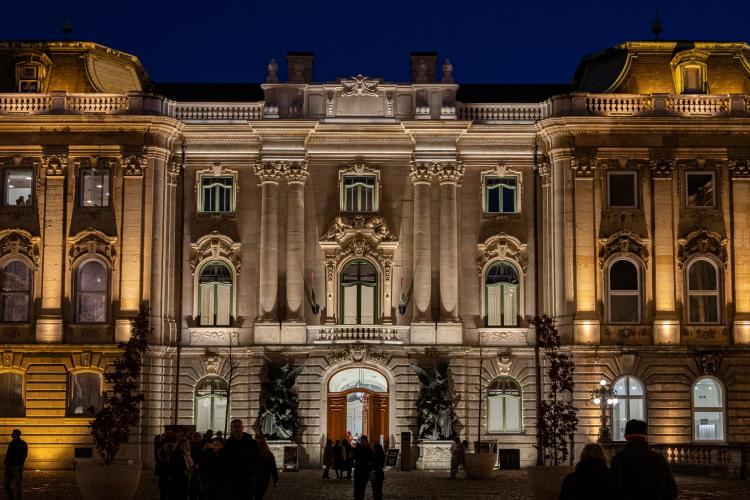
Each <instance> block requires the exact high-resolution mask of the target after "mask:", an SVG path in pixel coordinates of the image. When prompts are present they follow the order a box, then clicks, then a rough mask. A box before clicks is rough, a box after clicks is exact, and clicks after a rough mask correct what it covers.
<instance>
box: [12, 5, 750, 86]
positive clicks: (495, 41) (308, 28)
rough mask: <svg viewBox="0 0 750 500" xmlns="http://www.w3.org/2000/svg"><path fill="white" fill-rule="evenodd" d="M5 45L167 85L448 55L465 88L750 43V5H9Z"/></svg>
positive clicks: (365, 70)
mask: <svg viewBox="0 0 750 500" xmlns="http://www.w3.org/2000/svg"><path fill="white" fill-rule="evenodd" d="M2 3H3V6H2V11H1V12H2V15H1V16H0V38H3V39H60V38H63V34H62V31H61V26H62V23H63V20H64V19H65V18H66V17H67V18H68V19H70V20H71V22H72V26H73V33H72V34H71V35H69V36H68V38H70V39H83V40H92V41H96V42H99V43H102V44H105V45H108V46H111V47H114V48H116V49H120V50H123V51H126V52H129V53H132V54H134V55H136V56H138V57H139V58H140V59H141V61H142V62H143V64H144V65H145V67H146V70H147V71H148V73H149V75H150V76H151V78H152V80H154V81H157V82H186V81H192V82H260V81H263V80H264V79H265V75H266V69H265V68H266V65H267V63H268V60H269V59H270V58H271V57H275V58H276V59H277V61H279V66H280V67H281V68H282V69H281V75H280V76H281V77H282V78H283V79H285V78H286V67H285V53H286V52H287V51H314V52H315V69H314V79H315V81H324V80H334V79H335V78H336V77H342V76H343V77H347V76H352V75H355V74H357V73H362V74H365V75H367V76H370V77H381V78H384V79H386V80H391V81H408V80H409V78H410V76H409V62H408V55H409V52H411V51H436V52H438V57H439V62H442V60H443V59H445V58H446V57H447V58H449V59H450V60H451V61H452V63H453V66H454V76H455V78H456V80H457V81H458V82H459V83H461V82H464V83H469V82H472V83H484V82H502V83H526V82H538V83H547V82H559V83H565V82H568V81H570V79H571V77H572V75H573V72H574V71H575V68H576V66H577V64H578V62H579V61H580V59H581V57H583V56H584V55H585V54H588V53H591V52H596V51H598V50H602V49H604V48H607V47H610V46H612V45H614V44H617V43H620V42H623V41H626V40H649V39H652V38H653V35H652V34H651V32H650V28H651V21H652V20H653V18H654V12H655V10H656V9H658V10H659V13H660V17H661V19H662V23H663V26H664V31H663V33H662V36H661V38H662V39H666V40H674V39H691V40H737V41H750V0H735V1H727V2H722V1H716V0H711V1H702V2H698V1H694V0H686V1H678V0H653V1H643V0H632V1H629V2H624V1H617V2H607V1H606V0H598V1H594V0H571V1H568V2H564V1H556V2H552V1H534V0H519V1H514V2H506V1H504V0H452V1H447V0H433V1H422V0H420V1H409V0H401V1H392V2H383V1H378V2H376V1H372V0H348V1H344V0H321V1H319V2H316V1H314V0H309V1H303V0H293V1H289V0H288V1H280V0H275V1H274V0H267V1H264V2H255V1H245V2H241V1H227V0H208V1H196V0H184V1H182V2H178V1H172V0H170V1H160V0H150V1H144V0H130V1H117V2H113V1H109V0H102V1H91V0H71V1H64V0H57V1H50V0H36V1H32V0H16V1H10V0H6V1H4V2H2Z"/></svg>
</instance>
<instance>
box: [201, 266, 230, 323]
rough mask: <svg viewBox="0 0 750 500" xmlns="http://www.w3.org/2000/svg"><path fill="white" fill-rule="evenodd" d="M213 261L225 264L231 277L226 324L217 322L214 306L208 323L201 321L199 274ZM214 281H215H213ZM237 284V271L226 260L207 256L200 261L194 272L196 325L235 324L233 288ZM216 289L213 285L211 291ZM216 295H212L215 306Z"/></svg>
mask: <svg viewBox="0 0 750 500" xmlns="http://www.w3.org/2000/svg"><path fill="white" fill-rule="evenodd" d="M213 263H219V264H222V265H223V266H225V267H226V268H227V269H228V270H229V275H230V277H231V280H232V282H231V284H230V287H229V300H228V304H229V314H228V317H229V322H228V323H227V324H226V325H219V324H217V313H216V311H217V309H216V307H214V314H213V316H214V317H213V319H212V322H211V323H210V324H205V323H203V317H202V314H201V309H202V301H203V293H202V291H201V276H202V275H203V271H204V270H205V269H206V267H207V266H208V265H210V264H213ZM214 283H216V282H214ZM236 284H237V271H236V270H235V268H234V266H233V265H232V264H231V263H230V262H229V261H227V260H225V259H221V258H209V259H206V260H204V261H203V262H201V263H200V265H199V266H198V268H197V271H196V273H195V294H196V295H195V315H194V317H195V318H196V319H197V322H198V325H197V326H198V327H200V328H211V327H217V328H228V327H231V326H233V325H234V324H235V311H236V303H235V300H236V297H237V291H236V290H235V286H236ZM217 291H218V288H217V287H216V286H214V287H213V293H214V294H216V293H217ZM216 299H218V297H217V296H216V295H215V296H214V300H215V302H214V306H216V303H217V300H216Z"/></svg>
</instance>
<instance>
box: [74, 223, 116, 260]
mask: <svg viewBox="0 0 750 500" xmlns="http://www.w3.org/2000/svg"><path fill="white" fill-rule="evenodd" d="M68 243H69V245H70V252H69V254H68V259H69V261H70V263H71V264H72V263H73V262H75V261H76V260H78V259H79V258H80V257H82V256H85V255H99V256H102V257H104V258H105V259H107V261H108V262H109V263H110V264H111V265H112V267H114V266H115V263H116V257H117V251H116V249H115V244H116V243H117V237H115V236H107V235H106V234H104V233H103V232H101V231H99V230H96V229H91V228H89V229H86V230H85V231H81V232H80V233H78V234H76V235H75V236H72V237H70V238H68Z"/></svg>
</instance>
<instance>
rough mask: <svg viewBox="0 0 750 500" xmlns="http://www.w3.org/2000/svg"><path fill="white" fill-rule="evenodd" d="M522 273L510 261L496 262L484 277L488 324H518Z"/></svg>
mask: <svg viewBox="0 0 750 500" xmlns="http://www.w3.org/2000/svg"><path fill="white" fill-rule="evenodd" d="M519 285H520V274H519V272H518V269H516V266H514V265H513V264H511V263H509V262H495V263H494V264H492V265H491V266H490V268H489V269H488V270H487V274H486V275H485V278H484V288H485V290H484V301H485V311H486V315H487V326H518V310H519V308H520V307H519V302H520V294H519Z"/></svg>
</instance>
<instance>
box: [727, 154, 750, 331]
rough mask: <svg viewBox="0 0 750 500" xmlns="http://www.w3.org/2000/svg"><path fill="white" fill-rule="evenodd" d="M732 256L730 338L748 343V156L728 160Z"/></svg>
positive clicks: (749, 168) (749, 215) (749, 251)
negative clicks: (732, 313) (732, 329)
mask: <svg viewBox="0 0 750 500" xmlns="http://www.w3.org/2000/svg"><path fill="white" fill-rule="evenodd" d="M729 174H730V177H731V179H732V181H731V182H732V184H731V189H732V207H733V213H732V243H733V245H734V248H733V250H732V257H733V259H732V260H733V263H734V284H735V297H734V307H735V317H734V331H733V332H732V334H733V342H734V343H735V344H750V160H748V159H743V160H731V161H730V162H729Z"/></svg>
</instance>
